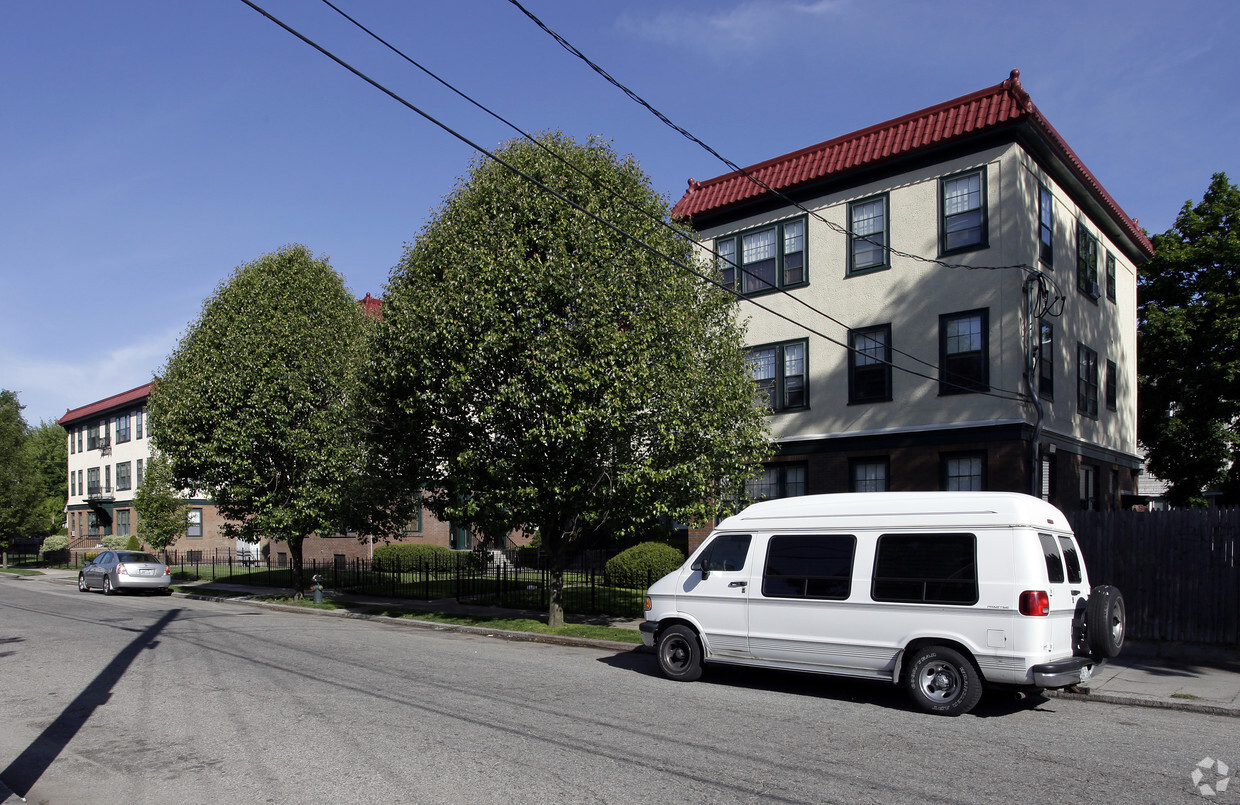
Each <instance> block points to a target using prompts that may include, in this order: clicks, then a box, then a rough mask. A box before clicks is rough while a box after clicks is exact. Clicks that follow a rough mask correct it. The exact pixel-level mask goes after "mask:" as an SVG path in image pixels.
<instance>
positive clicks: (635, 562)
mask: <svg viewBox="0 0 1240 805" xmlns="http://www.w3.org/2000/svg"><path fill="white" fill-rule="evenodd" d="M684 562H685V555H684V554H683V553H681V552H680V551H679V550H677V549H676V548H673V547H672V546H671V545H665V544H663V543H662V542H643V543H640V544H638V545H634V546H633V547H632V548H629V549H628V550H627V551H622V552H620V553H618V554H616V555H615V556H613V557H612V558H611V559H609V560H608V561H607V564H606V565H605V566H604V567H603V579H604V581H605V582H606V583H607V584H609V585H611V586H612V587H645V586H646V585H647V584H649V583H650V582H652V581H654V580H655V579H660V578H662V577H663V576H666V575H667V574H668V573H671V572H672V571H673V570H675V569H676V568H678V567H680V566H681V565H682V564H684Z"/></svg>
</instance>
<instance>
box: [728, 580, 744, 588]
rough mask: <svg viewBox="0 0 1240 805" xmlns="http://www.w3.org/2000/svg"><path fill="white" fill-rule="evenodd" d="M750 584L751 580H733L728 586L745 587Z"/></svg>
mask: <svg viewBox="0 0 1240 805" xmlns="http://www.w3.org/2000/svg"><path fill="white" fill-rule="evenodd" d="M748 584H749V582H747V581H733V582H729V583H728V586H729V587H745V586H748Z"/></svg>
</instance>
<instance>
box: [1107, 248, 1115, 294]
mask: <svg viewBox="0 0 1240 805" xmlns="http://www.w3.org/2000/svg"><path fill="white" fill-rule="evenodd" d="M1107 301H1110V302H1114V301H1115V255H1113V254H1111V253H1110V252H1107Z"/></svg>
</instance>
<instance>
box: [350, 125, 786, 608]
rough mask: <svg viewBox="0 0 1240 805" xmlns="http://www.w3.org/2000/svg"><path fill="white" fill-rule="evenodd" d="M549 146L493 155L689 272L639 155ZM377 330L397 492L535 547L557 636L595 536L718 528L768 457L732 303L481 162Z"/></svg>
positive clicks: (449, 204)
mask: <svg viewBox="0 0 1240 805" xmlns="http://www.w3.org/2000/svg"><path fill="white" fill-rule="evenodd" d="M538 143H539V144H538V145H535V144H533V143H530V142H528V141H522V140H517V141H513V142H511V143H509V144H508V145H506V146H505V147H504V148H502V149H501V150H500V152H499V155H500V156H501V157H502V158H503V159H504V160H505V161H507V162H509V163H510V164H512V165H514V166H516V167H518V168H519V169H520V170H522V171H524V172H525V173H527V174H528V175H530V176H532V177H534V178H536V179H537V180H539V181H540V182H543V183H545V184H546V185H547V186H549V187H551V188H552V189H554V190H555V191H556V192H558V193H560V194H562V195H563V196H565V197H567V198H569V199H571V200H572V201H574V202H575V203H577V204H579V205H580V206H581V207H583V208H585V209H587V210H589V211H590V212H592V213H594V214H596V215H598V216H599V217H601V218H602V219H604V220H605V221H607V222H609V223H611V224H612V225H614V226H615V227H617V228H619V229H620V230H623V231H624V232H628V233H632V234H633V235H634V236H635V237H637V238H639V239H640V240H642V241H644V242H645V243H647V244H650V246H651V247H653V249H655V250H658V251H659V252H662V253H663V254H664V255H668V256H670V257H672V258H673V259H674V260H676V261H679V262H681V263H684V264H692V263H693V259H694V258H693V246H692V245H691V237H692V233H690V232H689V231H688V230H685V229H683V228H680V227H678V226H677V225H675V224H673V223H672V222H671V221H670V220H669V210H668V206H667V204H666V202H665V200H663V199H662V198H660V197H659V196H658V195H657V194H656V193H655V192H654V191H653V190H652V189H651V186H650V182H649V180H648V178H647V177H646V175H645V174H644V173H643V172H642V170H641V169H640V167H639V166H638V164H637V163H636V161H635V160H633V159H632V158H631V157H619V156H617V155H616V154H615V153H614V151H613V150H612V149H611V148H610V146H609V145H607V144H605V143H603V142H600V141H597V140H595V139H590V140H588V141H586V142H584V143H578V142H575V141H574V140H572V139H570V138H568V137H566V136H564V135H561V134H546V135H542V136H540V137H539V138H538ZM548 150H551V151H554V152H555V153H557V154H560V155H562V156H563V158H564V159H565V160H566V161H568V162H569V163H571V164H572V165H573V168H569V167H566V166H565V164H563V163H562V162H561V161H559V160H557V159H556V158H554V157H553V156H551V155H550V154H548V153H547V151H548ZM599 184H601V185H602V186H603V187H606V188H610V190H605V189H600V188H599V186H598V185H599ZM618 197H619V198H618ZM620 199H623V201H621V200H620ZM673 230H674V231H673ZM375 335H376V339H375V346H374V347H373V349H372V350H371V360H370V364H369V371H368V377H367V383H368V393H367V399H368V401H369V404H370V405H371V406H373V408H372V411H371V420H372V422H374V423H376V424H377V428H376V433H377V434H378V436H377V438H376V441H377V443H378V444H379V445H380V446H381V447H382V448H383V451H384V455H385V459H386V460H387V461H388V462H389V466H390V468H391V477H398V478H404V479H407V480H408V483H409V488H408V489H407V490H406V494H414V493H415V492H416V487H417V486H419V485H421V486H423V487H424V488H425V490H426V494H427V497H426V505H427V507H428V508H429V509H431V510H432V511H433V512H435V513H436V514H437V515H438V516H439V517H440V518H441V519H445V520H450V521H452V522H453V523H456V524H467V525H469V526H471V527H472V528H473V530H474V531H475V532H477V533H480V534H483V535H494V534H501V535H502V534H504V533H507V532H509V531H511V530H521V531H524V532H525V533H527V534H529V533H537V534H538V536H539V537H540V538H541V544H542V548H543V550H545V551H546V552H548V554H549V555H550V557H551V560H552V563H553V571H552V574H553V580H552V591H551V592H552V595H551V612H550V618H551V621H552V622H553V623H555V622H558V621H561V620H562V617H563V609H562V603H563V599H562V584H561V582H562V575H561V572H560V571H561V570H562V568H563V562H564V560H565V558H566V555H567V552H568V551H569V550H570V549H571V548H573V547H574V546H576V545H577V544H578V543H579V541H580V539H581V538H582V537H583V535H586V534H588V533H589V532H590V531H591V529H594V528H596V527H600V526H603V525H604V524H606V525H608V526H610V527H613V528H615V527H619V528H621V529H624V528H628V529H636V528H638V527H640V526H641V525H642V524H646V523H649V522H651V521H652V520H654V519H656V518H671V519H677V520H681V521H685V520H690V519H694V520H702V519H705V518H707V517H710V516H712V515H713V514H715V513H716V512H717V511H718V510H719V508H720V507H721V506H722V505H724V503H725V500H726V499H727V498H728V497H729V494H730V493H729V491H730V490H739V489H741V488H742V487H743V484H744V480H745V479H746V478H747V477H748V476H749V475H751V474H752V473H753V471H754V470H755V468H756V462H757V461H759V460H760V459H761V457H763V456H764V455H765V454H766V452H767V450H768V449H769V448H768V441H767V431H766V424H765V417H764V414H763V412H762V410H761V409H759V408H758V407H757V406H756V405H755V398H754V387H753V382H752V380H751V378H750V376H749V374H748V372H747V370H746V366H745V362H744V355H743V351H742V336H743V332H742V327H741V326H740V325H739V324H738V323H737V316H736V310H735V302H734V300H733V299H732V298H731V297H730V296H728V295H726V294H724V293H722V292H720V291H719V290H718V289H717V288H715V287H714V286H712V285H711V284H709V283H707V282H705V281H703V280H702V279H699V278H697V277H695V276H694V275H693V274H691V273H689V272H688V271H686V270H685V269H684V268H682V267H680V266H677V265H675V264H674V263H672V262H670V261H669V260H667V259H665V258H664V257H661V256H659V255H657V254H654V253H652V251H650V250H647V249H645V248H642V247H641V246H639V245H637V244H636V243H634V242H633V241H632V240H630V239H628V238H626V237H624V236H623V235H621V234H619V233H617V232H616V231H614V230H612V229H610V228H608V227H606V226H604V225H602V224H599V223H598V222H597V221H595V220H592V219H591V218H590V217H588V216H586V215H584V214H583V213H581V212H580V211H578V210H576V209H573V208H572V207H570V206H569V205H567V204H565V203H564V202H563V201H561V200H559V199H557V198H555V197H553V196H551V195H549V194H548V193H547V192H546V191H544V190H543V189H540V188H539V187H536V186H535V185H534V184H532V183H531V182H530V181H528V180H527V179H525V178H522V177H520V176H518V175H516V174H514V173H513V172H511V171H510V170H508V169H507V168H505V167H502V166H501V165H499V164H496V163H495V162H492V161H489V160H486V159H483V158H481V157H479V158H478V159H477V160H476V161H475V162H474V164H473V166H472V168H471V171H470V173H469V176H468V177H467V178H466V179H464V180H462V181H461V183H460V184H459V185H458V186H457V188H456V189H455V190H454V192H453V193H452V194H451V195H450V196H449V197H448V198H447V199H446V202H445V204H444V205H443V206H442V208H441V209H439V210H438V211H437V213H436V214H435V215H434V216H433V218H432V220H431V221H430V222H429V223H428V224H427V225H426V227H425V228H424V229H423V230H422V232H421V233H420V234H419V236H418V238H417V240H416V242H415V243H414V244H413V245H411V246H409V247H407V249H406V251H405V254H404V256H403V258H402V260H401V262H400V264H399V265H398V266H397V267H396V268H395V269H393V272H392V275H391V278H390V280H389V283H388V286H387V289H386V292H385V298H384V315H383V321H382V323H381V324H380V325H379V326H378V327H377V328H376V331H375ZM733 494H734V493H733Z"/></svg>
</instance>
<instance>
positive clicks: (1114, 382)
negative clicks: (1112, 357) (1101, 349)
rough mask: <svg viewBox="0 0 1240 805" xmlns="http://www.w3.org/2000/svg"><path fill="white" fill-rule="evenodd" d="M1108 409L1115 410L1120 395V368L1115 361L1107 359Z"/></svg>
mask: <svg viewBox="0 0 1240 805" xmlns="http://www.w3.org/2000/svg"><path fill="white" fill-rule="evenodd" d="M1106 392H1107V397H1106V399H1107V410H1108V411H1114V410H1115V409H1116V407H1117V406H1116V403H1117V400H1118V397H1119V368H1118V367H1117V366H1116V365H1115V361H1107V389H1106Z"/></svg>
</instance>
